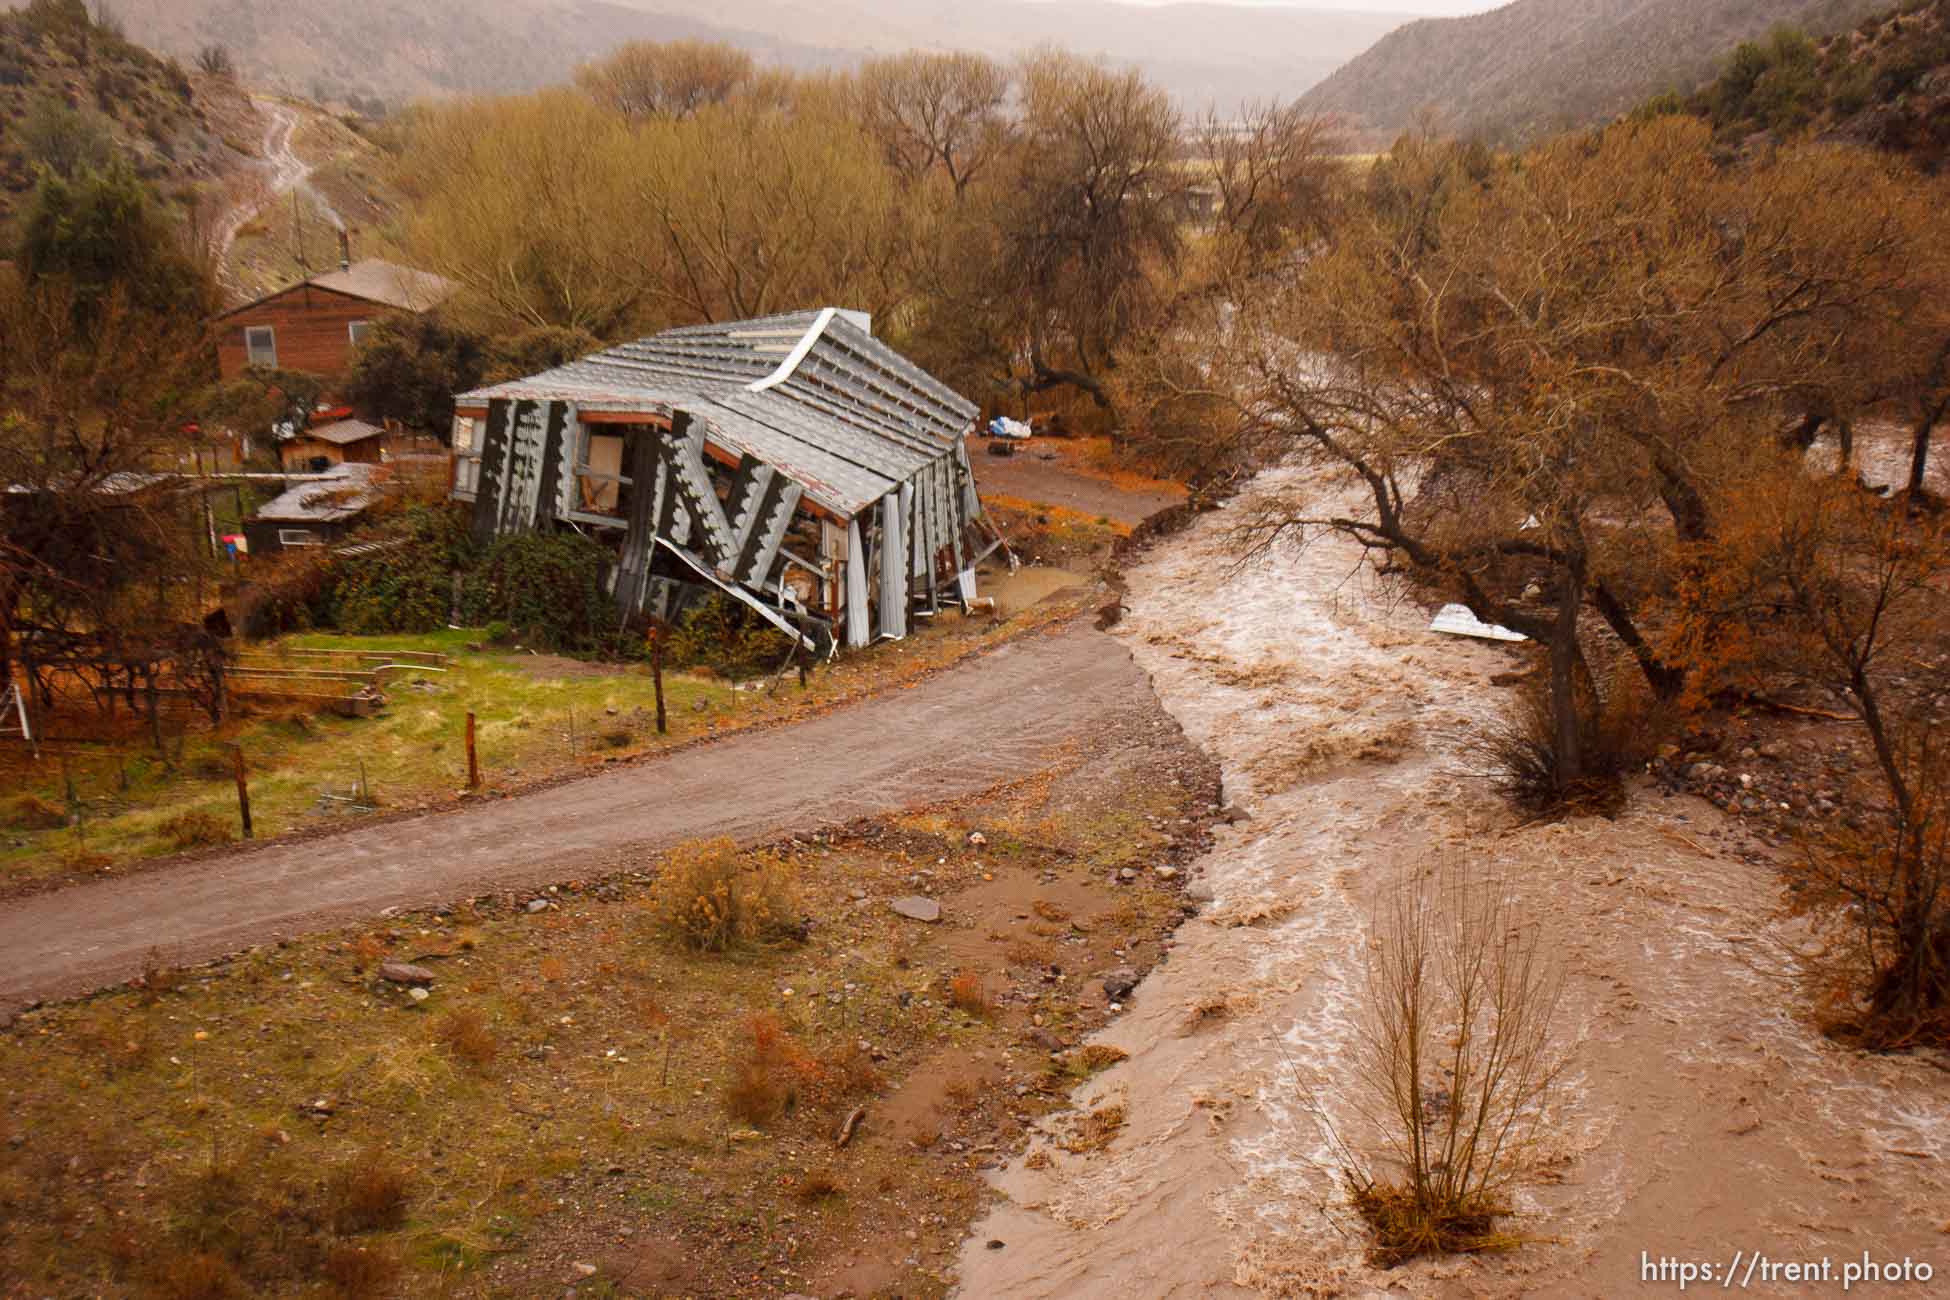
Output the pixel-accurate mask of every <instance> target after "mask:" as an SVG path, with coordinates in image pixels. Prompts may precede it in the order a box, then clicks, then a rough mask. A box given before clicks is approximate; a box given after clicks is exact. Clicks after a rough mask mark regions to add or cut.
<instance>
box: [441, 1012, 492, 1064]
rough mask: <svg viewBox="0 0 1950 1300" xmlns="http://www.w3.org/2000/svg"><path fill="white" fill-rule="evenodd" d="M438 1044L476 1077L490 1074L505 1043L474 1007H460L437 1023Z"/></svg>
mask: <svg viewBox="0 0 1950 1300" xmlns="http://www.w3.org/2000/svg"><path fill="white" fill-rule="evenodd" d="M433 1037H434V1041H435V1042H437V1043H439V1044H440V1045H441V1046H442V1047H444V1048H446V1049H447V1050H448V1051H449V1052H451V1053H453V1056H454V1059H455V1060H457V1061H460V1062H462V1063H463V1064H465V1065H466V1066H467V1068H469V1069H470V1070H472V1071H474V1073H476V1074H486V1073H487V1072H488V1069H489V1067H491V1066H492V1065H493V1064H494V1058H495V1057H496V1056H498V1055H500V1052H501V1043H500V1040H498V1039H497V1038H495V1036H494V1031H493V1030H491V1029H489V1028H488V1024H487V1020H486V1018H484V1017H483V1016H482V1015H481V1013H480V1012H478V1011H475V1010H473V1009H472V1008H470V1007H456V1008H455V1009H454V1010H452V1011H449V1012H448V1013H447V1014H446V1015H444V1016H442V1017H441V1018H440V1019H439V1020H438V1021H436V1022H435V1023H434V1027H433Z"/></svg>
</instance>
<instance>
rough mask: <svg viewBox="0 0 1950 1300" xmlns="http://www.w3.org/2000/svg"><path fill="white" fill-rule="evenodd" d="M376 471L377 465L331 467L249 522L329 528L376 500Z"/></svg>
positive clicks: (271, 503)
mask: <svg viewBox="0 0 1950 1300" xmlns="http://www.w3.org/2000/svg"><path fill="white" fill-rule="evenodd" d="M378 469H379V466H377V465H334V466H332V468H331V469H330V470H327V471H326V472H325V474H324V475H322V476H320V477H318V478H314V479H313V480H312V481H311V482H307V483H299V484H296V485H294V486H292V487H290V488H287V489H286V490H285V491H284V492H283V493H282V494H281V495H279V496H276V497H273V498H272V499H271V500H270V501H268V502H266V503H265V504H264V505H263V506H262V507H261V508H260V509H259V510H258V512H257V513H256V514H254V515H252V516H251V518H252V519H253V520H263V521H266V522H270V523H279V524H300V523H302V524H332V523H338V522H340V521H341V520H345V519H351V518H353V517H354V516H356V515H358V514H360V513H361V512H363V511H364V510H365V508H366V507H367V506H370V505H371V504H372V503H373V502H375V501H377V500H379V497H380V491H379V485H378V482H377V480H376V477H375V476H376V474H377V471H378Z"/></svg>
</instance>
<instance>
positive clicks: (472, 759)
mask: <svg viewBox="0 0 1950 1300" xmlns="http://www.w3.org/2000/svg"><path fill="white" fill-rule="evenodd" d="M467 788H468V789H469V790H478V789H480V788H481V761H480V759H479V758H478V757H476V756H475V753H474V715H473V714H472V713H469V714H468V715H467Z"/></svg>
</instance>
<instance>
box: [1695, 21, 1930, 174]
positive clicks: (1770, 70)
mask: <svg viewBox="0 0 1950 1300" xmlns="http://www.w3.org/2000/svg"><path fill="white" fill-rule="evenodd" d="M1661 106H1663V107H1671V106H1672V105H1671V104H1669V103H1668V104H1664V105H1661ZM1683 106H1684V107H1685V108H1686V109H1688V110H1689V111H1691V112H1694V113H1698V114H1700V115H1701V116H1703V117H1706V118H1708V119H1709V120H1711V121H1712V123H1713V126H1714V130H1715V132H1716V134H1718V135H1719V136H1720V137H1721V138H1722V139H1724V140H1726V141H1727V142H1728V143H1729V144H1739V145H1749V144H1752V143H1754V142H1755V141H1756V140H1759V141H1765V140H1768V139H1778V138H1780V137H1782V136H1785V135H1789V134H1792V133H1795V132H1812V133H1814V134H1816V135H1820V136H1825V137H1829V138H1835V139H1844V140H1852V141H1855V142H1856V143H1859V144H1864V145H1868V146H1870V147H1872V148H1877V149H1884V150H1887V151H1889V152H1891V153H1899V154H1903V155H1904V156H1906V157H1908V158H1910V159H1911V160H1913V161H1914V162H1915V163H1916V164H1917V165H1918V166H1920V167H1922V168H1923V169H1924V170H1925V171H1929V172H1940V171H1943V170H1944V168H1945V167H1946V166H1950V0H1911V2H1910V3H1908V4H1905V5H1903V6H1901V7H1900V8H1897V9H1894V10H1891V11H1889V12H1887V13H1884V14H1880V15H1877V16H1875V17H1873V18H1868V19H1865V20H1863V21H1862V22H1860V23H1858V24H1857V25H1856V26H1854V27H1852V28H1849V29H1848V30H1846V31H1842V32H1839V33H1837V34H1835V35H1832V36H1829V37H1827V38H1826V39H1824V40H1820V41H1816V40H1812V39H1810V38H1808V37H1807V36H1805V35H1802V34H1800V33H1796V32H1788V31H1781V32H1776V33H1774V34H1773V35H1772V36H1771V37H1770V38H1769V39H1768V40H1765V41H1756V42H1750V43H1747V44H1744V45H1741V46H1740V47H1739V48H1738V49H1736V50H1735V51H1734V52H1733V54H1732V56H1731V57H1729V58H1728V59H1727V61H1726V64H1725V67H1724V68H1723V70H1722V71H1721V74H1720V76H1719V77H1718V78H1717V79H1715V80H1714V81H1712V82H1710V83H1708V84H1707V85H1706V86H1704V87H1702V88H1701V89H1700V90H1698V91H1697V92H1695V93H1694V94H1693V95H1692V96H1690V97H1688V98H1687V99H1686V100H1684V101H1683Z"/></svg>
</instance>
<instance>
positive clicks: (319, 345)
mask: <svg viewBox="0 0 1950 1300" xmlns="http://www.w3.org/2000/svg"><path fill="white" fill-rule="evenodd" d="M459 287H460V286H459V285H457V284H455V283H454V282H453V281H452V280H448V279H445V278H443V277H441V276H438V275H434V274H432V273H430V272H427V271H415V270H412V269H411V268H409V267H404V266H396V265H394V264H393V263H391V262H384V261H381V260H380V259H378V258H376V257H369V258H366V259H365V260H364V261H361V262H352V263H349V264H341V265H340V267H339V269H338V270H336V271H333V272H332V273H331V274H329V275H318V276H313V277H312V278H311V279H309V280H303V281H300V282H299V283H297V284H294V285H291V286H289V287H287V288H283V289H279V290H278V291H277V292H276V293H273V294H269V295H267V296H265V297H262V298H259V299H258V300H257V301H255V302H248V303H245V304H244V305H243V306H241V307H233V308H231V309H230V310H229V311H227V312H225V313H224V314H223V315H221V316H219V317H217V327H218V331H219V332H218V335H217V364H218V366H219V368H220V369H221V370H222V372H223V377H224V378H225V379H234V378H236V377H237V376H238V375H240V374H242V373H243V372H244V371H245V370H246V369H247V368H249V367H251V366H264V367H266V368H268V369H274V370H300V371H303V372H305V373H306V374H312V375H319V376H322V377H324V378H326V379H327V380H331V379H336V378H338V377H339V376H341V375H343V374H344V373H345V371H346V369H347V368H348V367H349V366H350V365H351V362H352V352H353V349H354V348H356V347H357V346H358V344H359V342H360V341H361V340H362V339H363V338H364V337H365V331H366V328H367V326H369V325H370V324H371V323H372V322H373V321H374V320H377V319H378V318H379V317H381V316H383V315H385V314H386V313H387V312H393V311H412V312H423V311H431V310H432V309H433V308H435V307H438V306H439V305H440V304H441V303H443V302H445V301H446V300H447V299H448V298H451V297H452V296H453V295H454V292H455V290H457V289H458V288H459Z"/></svg>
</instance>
